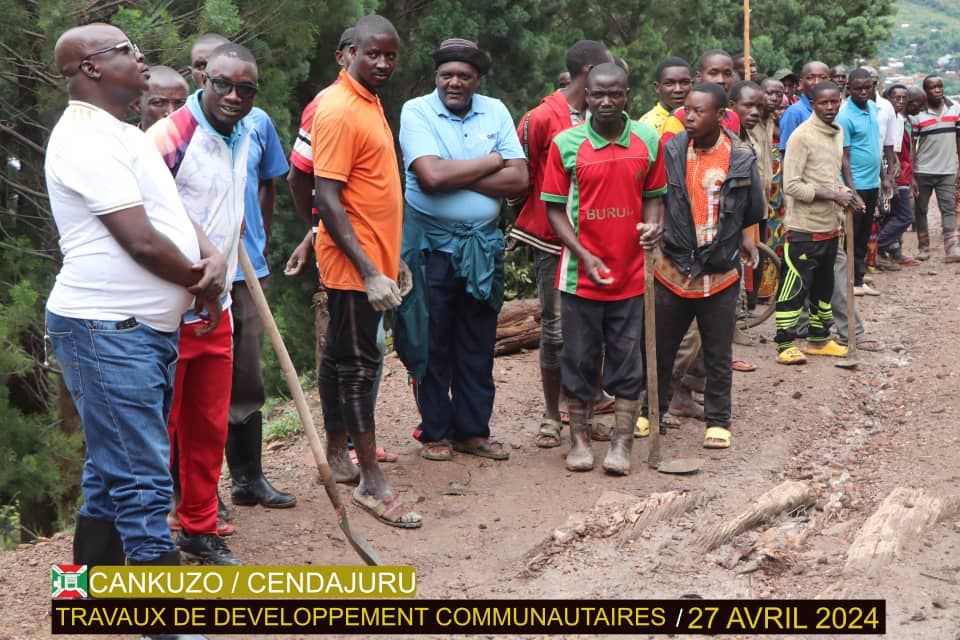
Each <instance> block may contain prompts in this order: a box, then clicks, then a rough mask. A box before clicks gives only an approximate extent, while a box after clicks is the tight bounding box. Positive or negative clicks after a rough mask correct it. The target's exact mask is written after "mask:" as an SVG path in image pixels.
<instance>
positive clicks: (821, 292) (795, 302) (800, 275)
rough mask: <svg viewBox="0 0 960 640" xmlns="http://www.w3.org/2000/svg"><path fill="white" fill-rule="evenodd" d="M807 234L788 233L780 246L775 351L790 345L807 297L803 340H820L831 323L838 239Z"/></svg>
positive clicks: (824, 338) (825, 337)
mask: <svg viewBox="0 0 960 640" xmlns="http://www.w3.org/2000/svg"><path fill="white" fill-rule="evenodd" d="M811 238H812V236H811V234H809V233H790V234H788V236H787V242H786V244H785V245H784V247H783V258H784V263H785V265H784V266H785V268H784V269H783V270H782V273H781V276H780V288H779V290H778V291H777V313H776V319H777V335H776V337H775V338H774V339H775V340H776V343H777V350H778V351H783V350H785V349H788V348H789V347H792V346H793V341H794V340H796V338H797V325H798V324H799V322H800V313H801V311H802V310H803V305H804V301H805V300H806V299H807V296H809V297H810V317H809V328H808V329H807V340H808V341H810V342H824V341H826V340H827V338H829V337H830V327H832V326H833V309H832V308H831V306H830V298H831V296H833V285H834V277H833V269H834V264H835V263H836V261H837V247H838V246H839V242H840V240H839V238H836V237H834V238H830V239H825V240H812V239H811Z"/></svg>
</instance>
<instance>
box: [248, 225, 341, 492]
mask: <svg viewBox="0 0 960 640" xmlns="http://www.w3.org/2000/svg"><path fill="white" fill-rule="evenodd" d="M239 257H240V269H241V270H242V271H243V277H244V279H245V280H246V282H247V288H248V289H249V290H250V294H251V296H252V297H253V303H254V305H256V307H257V313H259V314H260V319H261V320H263V325H264V327H265V328H266V330H267V335H268V336H270V342H271V344H273V349H274V351H276V353H277V360H278V361H279V362H280V369H281V371H283V378H284V380H286V382H287V388H289V389H290V394H291V395H292V396H293V402H294V404H295V405H296V406H297V414H299V416H300V424H301V425H302V426H303V430H304V432H305V433H306V435H307V441H308V442H309V443H310V450H311V451H312V452H313V458H314V460H315V461H316V463H317V470H318V471H319V472H320V477H321V478H322V479H323V483H324V486H325V487H327V485H329V487H328V488H327V493H329V494H332V495H331V500H334V501H335V503H334V504H335V506H337V508H338V509H342V508H343V505H342V504H340V503H341V500H340V492H339V491H337V485H336V482H334V480H333V472H332V471H331V470H330V465H329V464H327V457H326V456H325V455H324V453H323V443H322V442H320V436H318V435H317V429H316V427H315V426H314V424H313V416H312V415H311V413H310V407H309V406H308V405H307V398H306V396H305V395H304V394H303V389H302V388H301V387H300V379H299V378H298V377H297V370H296V368H294V366H293V360H291V359H290V354H289V353H288V352H287V345H286V344H284V342H283V338H282V337H281V336H280V329H279V328H278V327H277V321H276V320H275V319H274V317H273V313H271V312H270V306H269V305H268V304H267V298H266V296H265V295H263V288H262V287H261V286H260V280H259V278H257V273H256V271H255V270H254V268H253V264H251V262H250V257H249V256H248V255H247V252H246V250H245V249H244V246H243V243H242V242H241V243H240V256H239Z"/></svg>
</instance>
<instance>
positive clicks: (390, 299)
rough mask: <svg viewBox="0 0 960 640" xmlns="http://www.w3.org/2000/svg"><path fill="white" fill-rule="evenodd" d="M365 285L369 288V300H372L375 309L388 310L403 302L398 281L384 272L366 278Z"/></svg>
mask: <svg viewBox="0 0 960 640" xmlns="http://www.w3.org/2000/svg"><path fill="white" fill-rule="evenodd" d="M363 286H364V288H365V289H366V290H367V300H369V301H370V306H371V307H373V309H374V311H387V310H389V309H393V308H394V307H398V306H400V302H402V298H401V297H400V288H399V287H398V286H397V283H396V282H394V281H393V280H391V279H390V278H388V277H387V276H385V275H383V274H382V273H377V274H375V275H372V276H370V277H369V278H367V279H365V280H364V281H363Z"/></svg>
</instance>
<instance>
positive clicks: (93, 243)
mask: <svg viewBox="0 0 960 640" xmlns="http://www.w3.org/2000/svg"><path fill="white" fill-rule="evenodd" d="M44 170H45V172H46V181H47V192H48V194H49V196H50V209H51V210H52V212H53V218H54V221H55V222H56V224H57V230H58V231H59V232H60V251H61V252H62V253H63V267H62V268H61V269H60V273H59V274H57V281H56V284H54V286H53V290H52V291H51V292H50V297H49V298H48V300H47V309H49V310H50V311H51V312H53V313H55V314H57V315H61V316H64V317H67V318H78V319H84V320H107V321H119V320H125V319H127V318H130V317H131V316H132V317H134V318H136V319H137V320H139V321H140V322H142V323H144V324H146V325H147V326H150V327H152V328H154V329H156V330H158V331H174V330H175V329H177V327H179V326H180V318H181V316H182V315H183V312H184V311H185V310H186V309H188V308H189V307H190V305H191V303H192V301H193V296H192V295H190V294H189V293H188V292H187V290H186V289H185V288H184V287H181V286H180V285H178V284H174V283H172V282H168V281H166V280H164V279H162V278H160V277H158V276H155V275H153V274H152V273H150V272H149V271H147V270H146V269H145V268H143V267H141V266H140V265H139V264H137V263H136V262H135V261H134V260H133V258H131V257H130V254H128V253H127V252H126V251H125V250H124V249H123V247H121V246H120V244H119V243H118V242H117V241H116V239H114V237H113V235H111V233H110V232H109V231H108V230H107V227H106V226H105V225H104V224H103V222H102V221H101V220H99V219H98V216H102V215H107V214H110V213H116V212H117V211H121V210H123V209H129V208H131V207H136V206H142V207H143V208H144V209H145V210H146V213H147V218H148V219H149V221H150V223H151V224H152V225H153V226H154V228H155V229H156V230H157V231H159V232H160V233H162V234H163V235H165V236H167V237H168V238H169V239H170V240H171V241H172V242H173V244H174V245H176V246H177V248H178V249H180V251H181V252H182V253H183V255H184V256H186V258H187V260H189V261H191V262H197V261H199V260H200V246H199V244H198V242H197V232H196V229H195V228H194V226H193V224H192V223H191V222H190V218H189V217H188V216H187V212H186V211H185V210H184V208H183V205H182V204H181V203H180V198H179V196H178V194H177V186H176V184H174V181H173V177H172V176H171V175H170V170H169V169H167V167H166V166H165V165H164V163H163V159H162V158H161V157H160V154H159V153H158V152H157V148H156V147H155V146H153V145H152V144H151V143H150V141H149V140H148V139H147V137H146V136H145V135H144V134H143V132H142V131H140V130H139V129H137V128H136V127H134V126H132V125H129V124H126V123H124V122H121V121H120V120H118V119H116V118H115V117H113V116H112V115H110V114H109V113H107V112H106V111H104V110H102V109H100V108H98V107H95V106H93V105H91V104H88V103H86V102H80V101H76V100H71V101H70V103H69V105H68V106H67V108H66V110H65V111H64V112H63V115H61V116H60V120H59V121H58V122H57V124H56V126H55V127H54V128H53V132H52V133H51V135H50V141H49V142H48V144H47V154H46V160H45V163H44Z"/></svg>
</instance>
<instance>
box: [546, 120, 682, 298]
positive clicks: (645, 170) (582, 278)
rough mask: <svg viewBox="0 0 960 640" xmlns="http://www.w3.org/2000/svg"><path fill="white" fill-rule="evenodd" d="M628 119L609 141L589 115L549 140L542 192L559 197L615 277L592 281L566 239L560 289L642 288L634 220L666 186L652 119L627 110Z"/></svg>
mask: <svg viewBox="0 0 960 640" xmlns="http://www.w3.org/2000/svg"><path fill="white" fill-rule="evenodd" d="M623 117H624V119H625V120H626V121H627V126H626V127H624V130H623V133H622V134H621V136H620V137H619V138H618V139H617V140H615V141H613V142H610V141H608V140H606V139H605V138H603V137H601V136H600V135H598V134H597V133H596V132H595V131H594V130H593V127H592V126H591V125H590V119H589V118H588V119H587V123H586V124H584V125H581V126H579V127H573V128H572V129H568V130H567V131H564V132H562V133H560V134H559V135H558V136H557V137H556V138H554V140H553V144H552V145H550V154H549V156H548V158H547V166H546V169H545V173H544V177H543V193H542V194H541V198H542V200H543V204H544V208H546V203H547V202H549V203H552V204H561V205H564V206H565V207H566V208H567V214H568V215H569V216H570V219H571V220H570V221H571V223H572V225H573V230H574V233H576V235H577V239H578V240H579V241H580V243H581V244H582V245H583V246H584V247H585V248H586V249H587V250H588V251H590V253H592V254H594V255H595V256H597V257H598V258H600V260H602V261H603V263H604V264H605V265H606V266H607V268H608V269H609V270H610V276H611V277H612V278H613V283H611V284H609V285H605V286H603V285H598V284H595V283H594V282H593V281H592V280H590V278H588V277H587V274H586V272H585V271H584V270H583V265H582V264H580V260H579V259H578V258H577V256H576V255H575V254H574V253H573V252H572V251H570V249H569V248H568V247H566V246H564V247H563V252H562V253H561V256H560V266H559V268H558V269H557V281H556V286H557V289H559V290H560V291H563V292H564V293H569V294H572V295H576V296H578V297H581V298H586V299H588V300H600V301H613V300H624V299H626V298H632V297H635V296H640V295H643V247H641V246H640V236H639V234H637V224H638V223H640V222H643V202H644V200H645V199H649V198H659V197H661V196H663V195H665V194H666V193H667V172H666V168H665V165H664V161H663V146H662V145H661V144H660V140H659V137H658V136H657V132H656V131H655V130H654V129H653V127H650V126H649V125H646V124H643V123H640V122H634V121H631V120H630V119H629V117H627V115H626V114H624V116H623Z"/></svg>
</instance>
